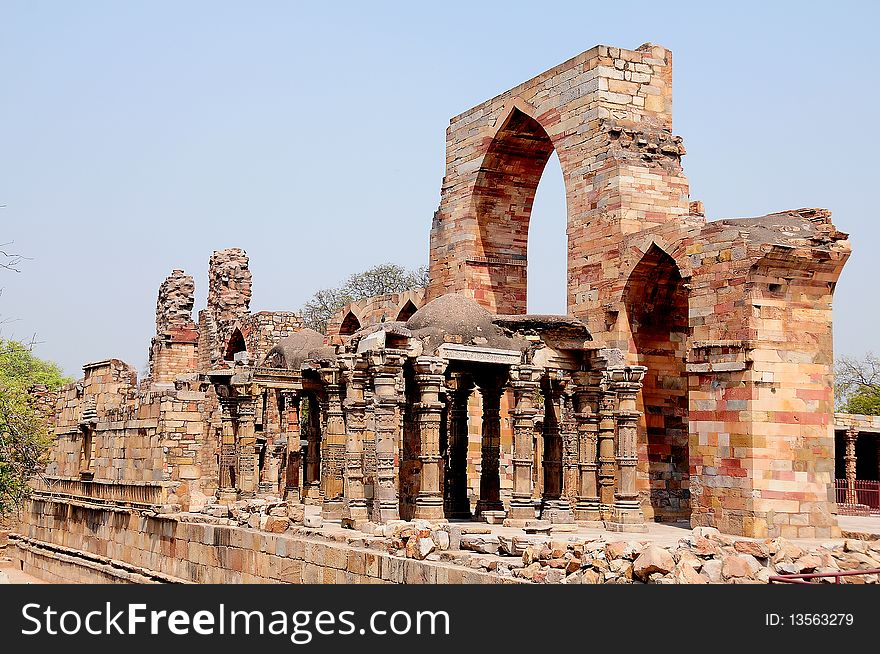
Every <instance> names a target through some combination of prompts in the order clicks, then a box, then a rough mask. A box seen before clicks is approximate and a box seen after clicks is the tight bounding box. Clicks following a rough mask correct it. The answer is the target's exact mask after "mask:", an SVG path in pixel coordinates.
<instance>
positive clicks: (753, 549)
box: [733, 540, 770, 559]
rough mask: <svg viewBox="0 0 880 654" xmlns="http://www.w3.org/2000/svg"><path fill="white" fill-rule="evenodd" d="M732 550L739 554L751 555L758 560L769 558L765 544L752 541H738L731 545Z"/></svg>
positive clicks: (768, 550) (768, 549) (768, 551)
mask: <svg viewBox="0 0 880 654" xmlns="http://www.w3.org/2000/svg"><path fill="white" fill-rule="evenodd" d="M733 547H734V549H736V551H737V552H739V553H740V554H751V555H752V556H754V557H756V558H759V559H766V558H767V557H769V556H770V548H769V547H768V546H767V544H766V543H761V542H760V541H753V540H738V541H736V542H735V543H734V544H733Z"/></svg>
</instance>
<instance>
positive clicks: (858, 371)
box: [834, 352, 880, 416]
mask: <svg viewBox="0 0 880 654" xmlns="http://www.w3.org/2000/svg"><path fill="white" fill-rule="evenodd" d="M834 384H835V394H836V397H837V409H838V410H839V411H843V412H845V413H861V414H864V415H869V416H878V415H880V358H878V357H877V356H875V355H874V354H873V353H871V352H868V353H867V354H866V355H865V356H864V357H862V358H855V357H841V358H840V359H838V360H837V363H836V364H835V366H834Z"/></svg>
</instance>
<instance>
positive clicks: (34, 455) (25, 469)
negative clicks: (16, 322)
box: [0, 339, 70, 515]
mask: <svg viewBox="0 0 880 654" xmlns="http://www.w3.org/2000/svg"><path fill="white" fill-rule="evenodd" d="M69 381H70V379H69V378H67V377H65V376H64V375H63V373H62V372H61V369H60V368H59V367H58V366H57V365H56V364H54V363H52V362H51V361H44V360H42V359H40V358H38V357H36V356H34V354H33V352H32V351H31V348H30V347H29V346H27V345H25V344H24V343H21V342H19V341H12V340H4V339H0V515H4V514H6V513H9V512H10V511H12V510H14V509H15V508H16V507H18V506H19V505H20V504H21V502H22V501H23V500H24V499H25V498H26V497H27V496H28V492H29V490H30V485H29V481H30V479H31V477H33V475H34V474H36V473H37V471H38V470H39V468H40V466H41V465H42V464H43V463H44V462H45V458H46V454H47V452H48V448H49V442H50V441H49V431H48V429H47V426H46V422H45V419H44V417H43V416H42V415H40V412H39V411H38V410H37V408H36V407H35V406H34V402H33V396H32V395H31V394H30V392H29V390H30V389H31V388H33V387H34V386H38V385H42V386H46V387H47V388H48V389H49V390H56V389H58V388H59V387H60V386H62V385H63V384H65V383H67V382H69Z"/></svg>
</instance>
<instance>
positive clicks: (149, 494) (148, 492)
mask: <svg viewBox="0 0 880 654" xmlns="http://www.w3.org/2000/svg"><path fill="white" fill-rule="evenodd" d="M33 496H34V498H35V499H50V498H52V499H60V500H68V501H69V500H73V501H79V502H85V503H92V504H105V505H114V506H120V507H133V508H144V509H156V508H157V507H160V506H162V505H164V504H167V501H168V486H167V484H162V483H161V482H160V483H151V482H117V481H85V480H82V479H71V478H68V477H52V476H43V477H41V478H40V479H39V480H37V481H36V483H35V484H34V491H33Z"/></svg>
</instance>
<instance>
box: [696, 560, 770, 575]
mask: <svg viewBox="0 0 880 654" xmlns="http://www.w3.org/2000/svg"><path fill="white" fill-rule="evenodd" d="M761 568H762V566H761V564H760V563H758V562H757V561H756V560H755V557H753V556H751V555H750V554H741V555H727V556H724V557H723V558H722V560H721V574H722V575H724V577H725V578H727V579H733V578H735V577H745V578H747V579H753V578H754V576H755V573H756V572H757V571H758V570H760V569H761ZM704 569H705V566H704Z"/></svg>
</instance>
